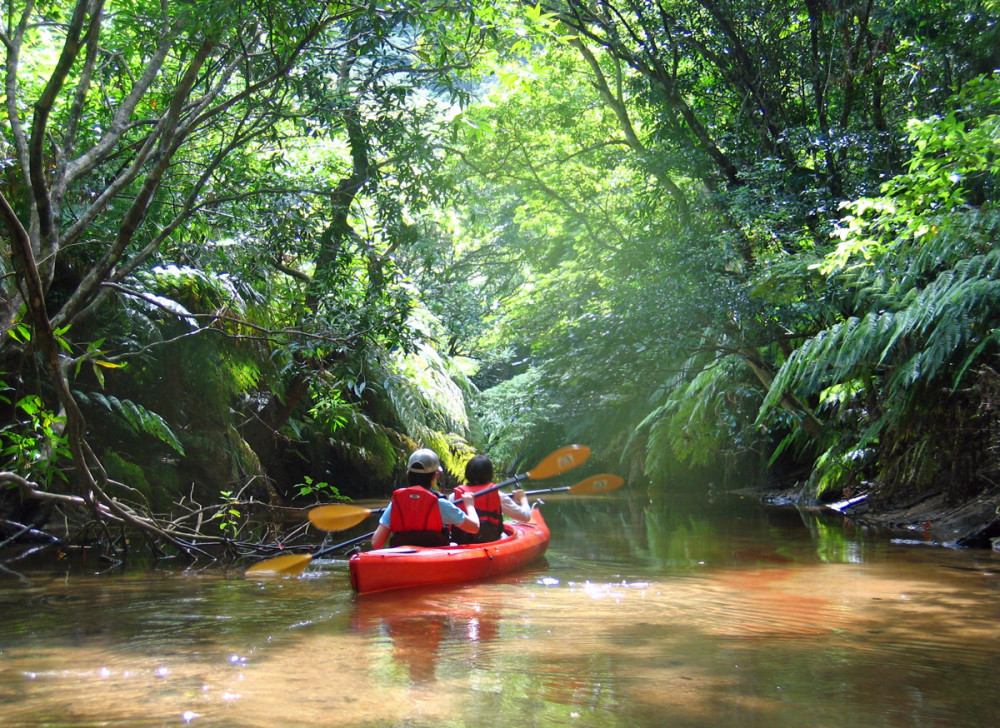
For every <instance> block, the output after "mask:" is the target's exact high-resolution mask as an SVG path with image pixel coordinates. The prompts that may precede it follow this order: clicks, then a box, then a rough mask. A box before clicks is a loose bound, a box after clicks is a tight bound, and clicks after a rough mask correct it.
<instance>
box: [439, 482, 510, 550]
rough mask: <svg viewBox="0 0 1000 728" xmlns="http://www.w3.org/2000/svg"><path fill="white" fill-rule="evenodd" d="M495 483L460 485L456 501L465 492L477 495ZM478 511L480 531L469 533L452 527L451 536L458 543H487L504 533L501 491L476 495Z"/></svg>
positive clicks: (457, 501) (456, 489) (457, 489)
mask: <svg viewBox="0 0 1000 728" xmlns="http://www.w3.org/2000/svg"><path fill="white" fill-rule="evenodd" d="M491 485H493V483H486V484H485V485H460V486H458V487H457V488H455V502H456V503H460V502H461V501H462V494H463V493H472V494H473V495H475V494H476V493H478V492H479V491H481V490H485V489H486V488H489V487H490V486H491ZM474 505H475V506H476V513H478V514H479V533H467V532H465V531H462V530H460V529H458V528H453V529H451V538H452V540H453V541H455V542H456V543H486V542H487V541H496V540H497V539H498V538H500V537H501V536H502V535H503V511H502V510H501V506H500V491H499V490H494V491H491V492H489V493H486V494H485V495H480V496H476V500H475V501H474Z"/></svg>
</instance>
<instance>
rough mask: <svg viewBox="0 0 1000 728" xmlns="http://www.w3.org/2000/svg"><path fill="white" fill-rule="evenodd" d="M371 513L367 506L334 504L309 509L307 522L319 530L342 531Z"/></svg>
mask: <svg viewBox="0 0 1000 728" xmlns="http://www.w3.org/2000/svg"><path fill="white" fill-rule="evenodd" d="M372 513H373V511H372V510H371V509H369V508H364V507H362V506H351V505H347V504H340V505H337V504H334V505H329V506H319V507H318V508H313V509H312V510H311V511H309V522H310V523H312V525H314V526H315V527H316V528H318V529H320V530H321V531H343V530H345V529H348V528H350V527H351V526H356V525H358V524H359V523H361V522H362V521H363V520H365V519H366V518H368V516H370V515H371V514H372Z"/></svg>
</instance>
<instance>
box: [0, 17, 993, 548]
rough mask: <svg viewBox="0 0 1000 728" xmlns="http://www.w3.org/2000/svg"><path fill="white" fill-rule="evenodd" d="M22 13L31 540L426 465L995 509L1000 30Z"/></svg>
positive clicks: (230, 519)
mask: <svg viewBox="0 0 1000 728" xmlns="http://www.w3.org/2000/svg"><path fill="white" fill-rule="evenodd" d="M2 7H3V11H4V24H3V28H2V31H0V40H2V42H3V44H4V48H5V52H6V66H5V86H4V89H5V90H4V110H5V113H4V123H3V128H4V133H3V136H2V139H0V149H2V152H3V156H2V158H3V167H2V174H3V185H2V188H0V193H2V194H0V203H2V204H0V216H2V219H3V222H4V230H5V237H4V239H3V245H4V252H5V256H4V259H3V261H4V262H3V264H2V265H3V266H4V267H3V273H4V276H3V278H2V280H0V286H2V291H3V292H2V301H0V328H2V332H3V334H4V335H3V338H2V340H0V380H2V383H3V392H2V394H3V410H2V421H0V427H2V428H3V429H2V434H0V437H2V441H0V455H2V457H3V459H4V464H3V467H4V471H3V475H2V478H3V482H4V483H5V484H7V489H6V490H5V491H3V492H2V494H0V504H2V506H3V512H4V513H5V514H6V515H7V518H6V519H5V522H6V523H8V524H12V525H10V527H9V528H8V529H7V530H8V531H9V530H10V529H11V528H13V529H15V530H17V529H27V528H28V527H30V526H33V525H42V524H44V523H45V522H46V520H48V519H49V518H50V517H51V515H52V512H51V509H53V508H57V509H60V511H61V512H62V513H63V514H67V515H70V516H71V517H70V518H69V521H68V522H71V523H72V524H73V527H74V529H75V532H74V534H71V535H74V536H81V537H83V536H86V535H87V534H88V533H90V532H91V531H90V526H91V525H92V524H93V523H95V522H100V523H105V524H106V523H115V522H124V523H127V524H131V525H132V526H135V527H138V528H140V529H143V530H144V531H145V532H146V533H147V534H148V535H149V536H150V537H151V538H152V539H153V540H154V541H156V542H161V543H162V542H163V541H167V542H171V543H173V544H174V545H176V546H179V547H181V548H184V549H188V550H190V549H191V548H192V546H191V544H192V543H194V542H198V543H204V542H205V541H206V540H209V539H210V537H219V538H224V539H230V540H231V539H232V538H243V537H249V536H248V534H249V533H250V528H251V527H252V525H253V521H252V520H251V521H248V520H247V517H248V516H250V515H253V514H252V513H251V511H252V510H253V509H252V507H251V505H250V504H251V502H253V503H259V502H270V503H272V504H280V505H289V504H294V503H296V502H314V501H315V499H316V498H317V497H322V498H335V497H337V496H338V495H339V496H351V497H357V496H362V495H381V494H384V493H385V492H387V491H388V489H390V488H391V487H392V486H393V484H394V483H395V482H397V481H398V477H399V474H400V469H401V465H400V463H401V462H402V461H403V460H404V458H405V455H406V453H407V451H408V450H410V449H411V448H413V447H415V446H417V445H428V446H431V447H434V448H435V449H437V450H438V451H439V452H440V453H441V454H442V455H443V456H444V459H445V462H446V465H447V466H448V468H449V470H450V471H451V473H452V474H453V475H454V476H457V475H458V474H459V473H460V471H461V465H462V463H463V461H464V460H465V459H466V458H467V457H468V455H469V454H470V453H471V452H473V451H475V450H479V449H486V450H488V451H489V452H490V453H491V454H492V455H493V456H494V459H495V460H497V461H498V464H499V465H500V467H501V469H523V467H522V466H524V465H525V464H527V465H531V464H533V462H535V461H537V460H538V458H540V457H541V456H542V455H544V454H545V453H546V452H548V451H549V450H551V449H553V448H555V447H557V446H559V445H562V444H565V443H566V442H570V441H578V442H585V443H587V444H589V445H591V446H592V447H593V448H594V449H595V451H596V457H597V459H600V460H604V461H605V462H606V463H608V464H609V466H618V465H623V466H624V467H625V468H626V469H627V471H628V474H629V475H631V476H632V477H633V478H639V477H649V478H652V479H655V480H659V481H662V480H667V479H670V478H671V477H672V476H674V475H676V474H677V473H679V472H680V471H681V470H682V469H687V468H691V467H696V468H702V469H703V474H704V476H705V477H706V478H731V477H732V476H733V474H735V473H740V474H742V475H743V476H744V477H745V475H746V473H748V472H750V471H748V470H747V468H746V466H747V463H748V462H749V463H752V464H755V465H756V467H757V472H758V473H759V474H760V475H761V476H762V477H763V476H765V474H766V476H767V477H773V476H774V475H780V476H786V477H789V478H792V479H796V480H798V481H799V482H802V483H805V484H808V488H809V492H810V493H812V494H813V495H815V496H817V497H823V498H832V497H840V496H841V495H843V494H845V493H846V494H853V493H856V492H859V490H860V489H865V490H871V491H872V492H874V493H876V494H879V495H881V496H883V497H884V498H906V497H915V496H920V495H922V494H925V493H928V492H931V491H933V490H937V489H943V490H945V491H946V492H948V493H949V494H951V495H952V496H953V497H955V498H965V497H970V496H974V495H976V494H979V493H982V492H985V491H987V490H989V489H991V488H994V487H995V486H994V483H995V482H996V480H997V477H998V475H1000V474H998V473H997V472H996V471H997V468H996V465H995V464H994V463H995V461H996V457H995V456H996V452H997V447H998V446H1000V442H998V441H997V435H996V434H995V433H996V431H997V425H998V424H1000V423H997V422H996V415H995V414H994V413H995V412H996V411H997V406H998V404H1000V402H998V392H1000V390H998V385H1000V375H998V374H997V372H998V370H1000V366H998V365H997V363H996V356H997V340H996V335H995V333H994V332H995V330H996V323H997V322H996V320H995V319H996V313H995V312H996V311H998V310H1000V308H998V306H997V302H996V293H995V291H996V284H995V281H996V277H997V276H996V273H997V268H998V265H1000V260H998V259H997V257H996V253H995V250H994V248H995V245H994V242H995V240H996V237H997V224H998V221H997V216H996V211H995V203H994V198H995V193H996V189H997V183H998V178H997V171H996V169H997V166H998V165H997V156H998V145H1000V122H998V119H1000V116H998V108H997V106H998V102H997V99H998V98H1000V89H998V81H997V79H996V78H995V75H994V73H995V69H997V68H998V67H1000V51H998V49H1000V24H998V23H997V22H996V20H997V10H998V8H997V7H996V3H995V2H994V0H947V1H946V2H944V3H943V4H942V3H935V4H931V3H927V2H926V1H925V0H868V1H867V2H860V3H859V2H850V3H848V2H840V1H839V0H805V2H800V1H797V0H772V1H768V2H763V1H761V2H750V3H747V2H735V1H732V0H657V1H656V2H643V3H639V2H633V1H632V0H579V1H578V0H550V1H548V2H541V3H521V2H507V1H505V0H488V1H487V0H479V1H476V0H449V1H448V2H442V3H434V4H426V3H418V2H386V3H369V4H365V5H355V4H352V3H339V2H331V3H324V4H321V5H319V6H317V5H316V4H315V3H305V2H301V1H300V0H281V1H280V2H272V1H268V2H264V1H263V0H261V1H259V2H258V1H256V0H213V1H212V2H186V1H184V0H171V1H168V2H147V0H129V1H127V2H126V1H123V0H76V1H75V2H74V1H73V0H29V1H28V2H27V3H25V2H23V0H19V1H14V0H6V1H5V2H3V3H2ZM470 377H471V379H470ZM206 524H210V527H206ZM260 535H261V533H260V532H256V533H254V537H255V538H259V537H260Z"/></svg>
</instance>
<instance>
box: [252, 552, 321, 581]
mask: <svg viewBox="0 0 1000 728" xmlns="http://www.w3.org/2000/svg"><path fill="white" fill-rule="evenodd" d="M312 560H313V557H312V554H284V555H283V556H275V557H274V558H273V559H268V560H267V561H261V562H260V563H259V564H254V565H253V566H251V567H250V568H249V569H247V570H246V575H247V576H298V575H299V574H301V573H302V572H303V571H305V568H306V567H307V566H309V562H310V561H312Z"/></svg>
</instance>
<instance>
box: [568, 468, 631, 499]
mask: <svg viewBox="0 0 1000 728" xmlns="http://www.w3.org/2000/svg"><path fill="white" fill-rule="evenodd" d="M623 485H625V479H624V478H622V477H620V476H618V475H610V474H608V473H602V474H601V475H591V476H590V477H589V478H587V479H586V480H581V481H580V482H579V483H577V484H576V485H574V486H571V487H570V489H569V492H570V493H574V494H575V495H593V494H595V493H607V492H608V491H611V490H617V489H618V488H621V487H622V486H623Z"/></svg>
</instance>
